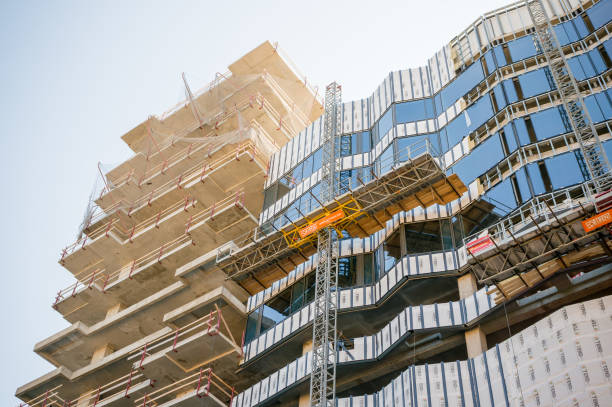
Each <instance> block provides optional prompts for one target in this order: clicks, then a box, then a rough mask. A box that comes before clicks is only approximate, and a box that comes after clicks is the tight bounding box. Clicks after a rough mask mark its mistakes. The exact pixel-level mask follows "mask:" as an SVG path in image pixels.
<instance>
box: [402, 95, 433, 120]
mask: <svg viewBox="0 0 612 407" xmlns="http://www.w3.org/2000/svg"><path fill="white" fill-rule="evenodd" d="M426 118H428V116H427V114H426V112H425V101H424V100H414V101H411V102H404V103H399V104H397V105H395V120H396V121H397V123H408V122H416V121H419V120H424V119H426Z"/></svg>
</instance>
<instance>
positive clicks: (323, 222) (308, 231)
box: [299, 209, 344, 239]
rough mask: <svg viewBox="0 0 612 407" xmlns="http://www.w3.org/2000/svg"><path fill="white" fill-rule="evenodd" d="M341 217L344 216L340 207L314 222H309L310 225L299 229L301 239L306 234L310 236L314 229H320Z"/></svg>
mask: <svg viewBox="0 0 612 407" xmlns="http://www.w3.org/2000/svg"><path fill="white" fill-rule="evenodd" d="M342 218H344V212H343V211H342V209H338V210H337V211H335V212H332V213H330V214H329V215H327V216H325V217H323V218H321V219H319V220H317V221H316V222H314V223H311V224H310V225H308V226H306V227H304V228H302V229H300V231H299V233H300V237H301V238H302V239H303V238H305V237H306V236H310V235H312V234H313V233H315V232H316V231H318V230H321V229H323V228H325V227H327V226H329V225H331V224H332V223H334V222H336V221H338V220H340V219H342Z"/></svg>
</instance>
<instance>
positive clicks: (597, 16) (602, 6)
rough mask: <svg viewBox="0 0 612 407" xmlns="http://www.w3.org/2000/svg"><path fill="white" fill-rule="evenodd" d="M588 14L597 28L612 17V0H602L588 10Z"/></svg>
mask: <svg viewBox="0 0 612 407" xmlns="http://www.w3.org/2000/svg"><path fill="white" fill-rule="evenodd" d="M587 15H588V16H589V19H590V20H591V23H593V27H595V29H597V28H599V27H601V26H602V25H604V24H606V23H607V22H608V21H610V18H612V0H602V1H600V2H599V3H597V4H596V5H594V6H593V7H591V8H590V9H588V10H587Z"/></svg>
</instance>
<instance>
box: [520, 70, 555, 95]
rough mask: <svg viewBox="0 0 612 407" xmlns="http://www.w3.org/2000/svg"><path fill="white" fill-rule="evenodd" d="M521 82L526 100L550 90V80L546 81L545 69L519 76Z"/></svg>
mask: <svg viewBox="0 0 612 407" xmlns="http://www.w3.org/2000/svg"><path fill="white" fill-rule="evenodd" d="M519 82H520V84H521V88H522V89H523V95H524V96H525V98H528V97H531V96H534V95H539V94H540V93H544V92H547V91H549V90H550V86H548V79H546V75H545V74H544V70H543V69H538V70H537V71H533V72H528V73H525V74H523V75H521V76H519Z"/></svg>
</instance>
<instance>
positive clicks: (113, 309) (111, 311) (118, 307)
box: [106, 303, 125, 318]
mask: <svg viewBox="0 0 612 407" xmlns="http://www.w3.org/2000/svg"><path fill="white" fill-rule="evenodd" d="M124 309H125V306H124V305H123V304H121V303H118V304H115V305H113V306H112V307H110V308H109V309H108V310H106V318H110V317H112V316H113V315H115V314H117V313H119V312H121V311H123V310H124Z"/></svg>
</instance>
